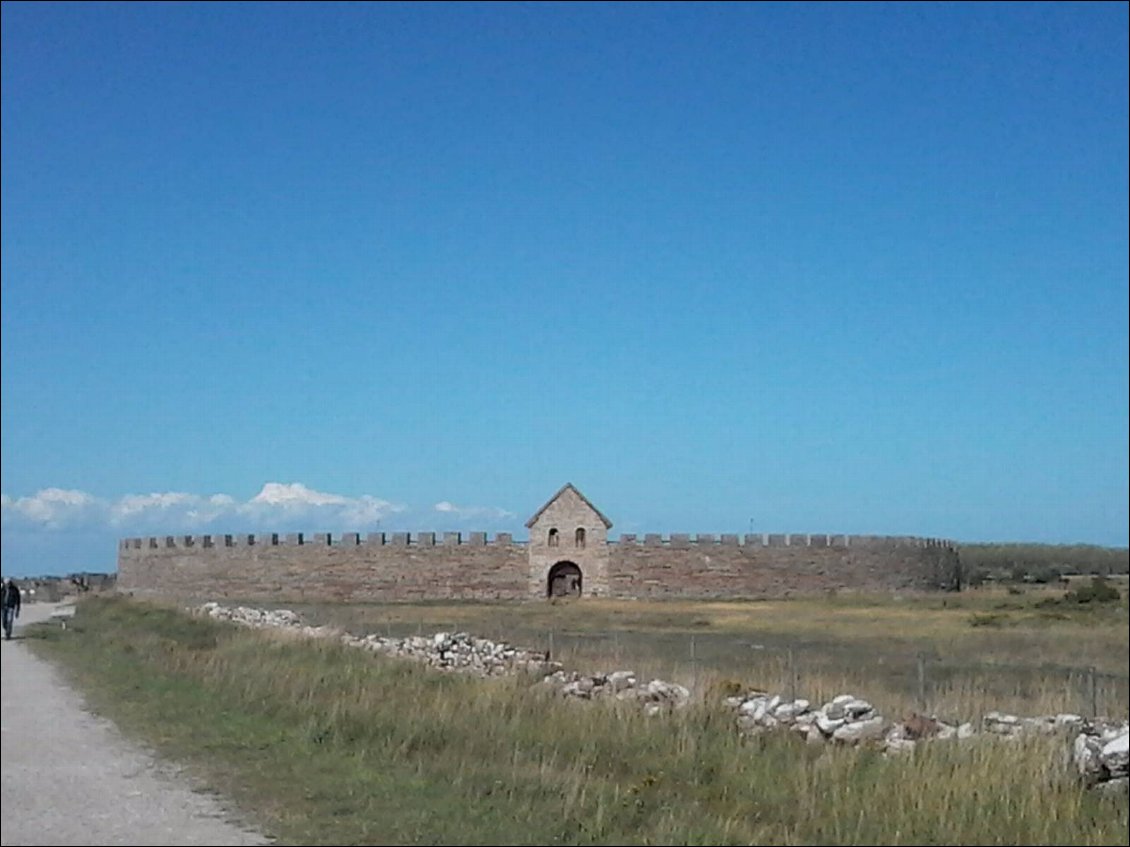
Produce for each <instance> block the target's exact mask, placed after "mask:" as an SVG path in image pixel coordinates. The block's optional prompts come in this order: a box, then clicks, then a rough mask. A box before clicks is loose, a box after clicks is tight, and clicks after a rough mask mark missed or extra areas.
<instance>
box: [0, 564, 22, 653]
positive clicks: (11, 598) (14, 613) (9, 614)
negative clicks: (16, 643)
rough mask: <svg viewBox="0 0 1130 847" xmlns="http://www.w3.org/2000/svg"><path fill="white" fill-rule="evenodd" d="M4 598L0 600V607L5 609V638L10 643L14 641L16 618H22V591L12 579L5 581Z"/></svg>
mask: <svg viewBox="0 0 1130 847" xmlns="http://www.w3.org/2000/svg"><path fill="white" fill-rule="evenodd" d="M0 591H2V592H3V597H2V598H0V605H3V608H4V638H5V639H6V640H8V641H11V639H12V624H14V623H15V622H16V618H18V617H19V616H20V589H19V588H17V587H16V584H15V583H14V582H12V580H11V579H7V580H5V581H4V587H3V589H0Z"/></svg>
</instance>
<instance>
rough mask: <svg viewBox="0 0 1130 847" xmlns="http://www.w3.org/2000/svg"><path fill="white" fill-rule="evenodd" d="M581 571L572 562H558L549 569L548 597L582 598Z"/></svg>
mask: <svg viewBox="0 0 1130 847" xmlns="http://www.w3.org/2000/svg"><path fill="white" fill-rule="evenodd" d="M581 580H582V576H581V569H580V568H578V567H577V566H576V565H575V564H573V563H572V562H558V563H557V564H556V565H554V566H553V567H552V568H550V569H549V577H548V579H547V580H546V585H545V596H546V597H550V598H553V597H580V596H581Z"/></svg>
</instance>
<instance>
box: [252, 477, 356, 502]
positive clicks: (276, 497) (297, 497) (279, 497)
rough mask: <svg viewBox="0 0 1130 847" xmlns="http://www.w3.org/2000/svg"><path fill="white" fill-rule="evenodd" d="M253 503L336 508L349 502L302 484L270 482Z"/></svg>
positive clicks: (255, 497)
mask: <svg viewBox="0 0 1130 847" xmlns="http://www.w3.org/2000/svg"><path fill="white" fill-rule="evenodd" d="M251 502H252V503H265V504H267V505H270V506H287V507H294V506H336V505H340V504H342V503H347V502H349V498H347V497H343V496H341V495H340V494H326V493H325V492H322V491H315V490H314V489H312V488H307V487H306V486H305V485H303V484H302V483H301V482H291V483H289V484H288V483H282V482H268V483H267V484H266V485H264V486H263V490H262V491H260V492H259V493H258V494H256V495H255V496H254V497H252V498H251Z"/></svg>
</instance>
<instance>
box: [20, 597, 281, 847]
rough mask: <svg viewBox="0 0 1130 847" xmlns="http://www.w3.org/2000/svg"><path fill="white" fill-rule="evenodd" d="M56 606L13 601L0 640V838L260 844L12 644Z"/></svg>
mask: <svg viewBox="0 0 1130 847" xmlns="http://www.w3.org/2000/svg"><path fill="white" fill-rule="evenodd" d="M57 610H59V611H66V607H63V606H62V605H61V604H60V605H56V604H49V603H35V604H32V603H29V604H27V605H25V606H24V607H23V610H22V614H21V616H20V618H19V620H18V621H17V622H16V629H15V632H14V634H13V636H12V640H11V641H3V640H2V639H0V651H2V652H0V657H2V661H3V670H2V674H3V685H2V686H0V731H2V744H0V777H2V778H0V805H2V808H3V811H2V813H0V844H3V845H9V844H10V845H17V844H44V845H47V844H52V845H72V844H90V845H117V844H139V845H140V844H153V845H157V844H162V845H166V844H167V845H176V844H185V845H190V844H217V845H224V844H231V845H243V844H268V843H270V842H269V841H268V840H267V839H265V838H263V837H262V836H260V835H258V834H256V833H254V832H250V831H248V830H246V829H244V828H241V827H239V826H238V825H237V824H235V823H233V822H232V820H233V816H232V815H229V814H226V813H225V811H224V809H223V807H222V806H221V805H220V804H219V802H218V801H217V800H216V799H215V798H214V797H213V796H211V795H206V794H198V793H195V792H194V791H193V790H192V787H191V785H190V783H189V782H188V780H187V779H185V778H184V777H183V776H178V775H177V774H176V773H175V771H174V769H173V768H172V767H171V766H169V765H167V764H162V763H160V762H159V761H158V760H156V759H155V758H154V757H153V756H152V755H150V754H148V753H146V752H145V751H144V750H142V749H140V748H138V747H137V746H135V745H134V744H132V743H130V742H128V741H126V740H125V739H124V738H123V737H122V736H121V735H120V734H119V733H118V731H117V730H116V728H115V727H114V725H113V724H112V723H110V722H109V721H106V720H103V719H101V718H97V717H95V716H93V715H92V714H90V713H89V712H87V711H85V709H84V707H83V701H82V698H81V697H80V696H79V695H78V694H77V693H76V692H75V691H73V690H72V689H71V688H69V687H68V686H67V685H66V684H65V683H64V681H63V679H62V678H61V677H60V675H59V674H58V672H57V671H56V670H55V669H54V668H53V667H52V666H51V665H49V664H47V663H46V662H44V661H43V660H41V659H39V658H37V657H36V656H34V655H33V654H32V653H31V651H30V650H29V649H28V648H27V646H26V645H25V644H22V643H21V641H20V630H21V629H22V626H21V625H24V624H29V623H34V622H35V621H41V620H47V619H49V618H51V616H52V614H53V613H55V612H56V611H57Z"/></svg>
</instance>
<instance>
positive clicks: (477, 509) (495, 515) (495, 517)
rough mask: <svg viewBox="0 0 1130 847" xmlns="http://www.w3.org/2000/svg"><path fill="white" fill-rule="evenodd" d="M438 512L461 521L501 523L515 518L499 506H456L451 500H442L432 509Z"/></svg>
mask: <svg viewBox="0 0 1130 847" xmlns="http://www.w3.org/2000/svg"><path fill="white" fill-rule="evenodd" d="M432 508H433V509H434V510H435V511H437V512H442V513H444V514H446V515H452V516H454V517H455V518H458V519H459V520H489V521H500V520H506V519H508V518H513V517H514V513H513V512H508V511H507V510H506V509H500V508H498V507H497V506H456V505H455V504H454V503H452V502H450V501H449V500H440V501H439V502H438V503H436V504H435V506H433V507H432Z"/></svg>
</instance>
